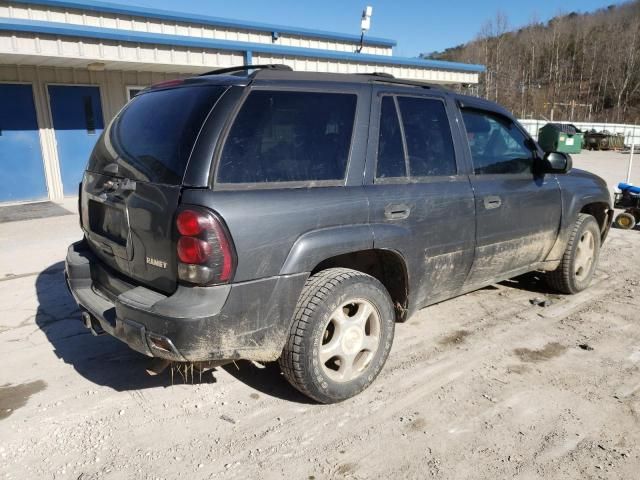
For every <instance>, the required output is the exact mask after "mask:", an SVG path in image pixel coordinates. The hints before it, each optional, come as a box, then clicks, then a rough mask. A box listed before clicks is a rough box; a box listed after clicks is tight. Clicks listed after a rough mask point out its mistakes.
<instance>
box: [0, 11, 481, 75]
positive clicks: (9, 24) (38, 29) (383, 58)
mask: <svg viewBox="0 0 640 480" xmlns="http://www.w3.org/2000/svg"><path fill="white" fill-rule="evenodd" d="M0 30H5V31H16V32H30V33H40V34H47V35H59V36H65V37H80V38H81V37H85V38H95V39H102V40H114V41H122V42H134V43H146V44H156V45H169V46H176V47H191V48H210V49H215V50H226V51H235V52H246V51H251V52H253V53H254V54H255V53H266V54H273V55H283V56H295V57H312V58H325V59H330V60H337V61H340V60H342V61H349V62H358V63H376V64H386V65H394V66H410V67H422V68H430V69H439V70H456V71H462V72H475V73H479V72H483V71H484V66H483V65H473V64H469V63H458V62H446V61H442V60H428V59H418V58H407V57H396V56H391V55H370V54H364V53H349V52H334V51H329V50H320V49H315V48H302V47H282V46H279V45H271V44H263V43H251V42H233V41H227V40H213V39H208V38H195V37H185V36H181V35H164V34H158V33H148V32H134V31H130V30H117V29H113V28H99V27H89V26H84V25H71V24H66V23H55V22H42V21H37V20H19V19H0Z"/></svg>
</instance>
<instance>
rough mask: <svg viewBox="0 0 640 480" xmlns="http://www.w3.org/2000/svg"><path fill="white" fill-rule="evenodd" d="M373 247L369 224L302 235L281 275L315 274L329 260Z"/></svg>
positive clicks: (285, 263) (290, 252)
mask: <svg viewBox="0 0 640 480" xmlns="http://www.w3.org/2000/svg"><path fill="white" fill-rule="evenodd" d="M371 248H373V233H372V231H371V228H370V227H369V225H350V226H338V227H329V228H322V229H319V230H312V231H310V232H307V233H305V234H303V235H301V236H300V237H299V238H298V239H297V240H296V241H295V243H294V244H293V247H291V250H290V251H289V255H288V256H287V259H286V260H285V262H284V264H283V265H282V268H281V269H280V275H291V274H295V273H302V272H311V271H312V270H313V269H314V268H315V267H316V265H318V264H319V263H320V262H322V261H323V260H326V259H327V258H331V257H335V256H336V255H342V254H345V253H351V252H357V251H360V250H370V249H371Z"/></svg>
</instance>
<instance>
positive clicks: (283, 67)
mask: <svg viewBox="0 0 640 480" xmlns="http://www.w3.org/2000/svg"><path fill="white" fill-rule="evenodd" d="M247 70H286V71H288V72H292V71H293V69H292V68H291V67H290V66H289V65H283V64H281V63H268V64H264V65H239V66H237V67H229V68H219V69H217V70H211V71H210V72H205V73H201V74H200V75H198V76H199V77H204V76H206V75H224V74H227V73H235V72H246V71H247Z"/></svg>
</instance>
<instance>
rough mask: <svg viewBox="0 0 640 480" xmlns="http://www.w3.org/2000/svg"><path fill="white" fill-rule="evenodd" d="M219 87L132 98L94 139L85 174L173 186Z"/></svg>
mask: <svg viewBox="0 0 640 480" xmlns="http://www.w3.org/2000/svg"><path fill="white" fill-rule="evenodd" d="M224 90H225V87H220V86H193V87H181V88H173V89H167V90H158V91H151V92H148V93H143V94H141V95H138V96H136V97H134V99H133V100H132V101H131V102H129V104H128V105H127V106H126V107H125V108H124V109H123V110H122V111H121V112H120V113H119V114H118V116H117V117H116V118H115V119H114V120H113V122H111V124H110V125H109V126H108V127H107V128H106V129H105V131H104V132H103V134H102V136H101V137H100V139H99V140H98V143H97V144H96V146H95V148H94V150H93V153H92V154H91V158H90V159H89V165H88V167H87V169H88V170H90V171H92V172H97V173H107V174H111V175H117V176H121V177H126V178H131V179H133V180H138V181H145V182H153V183H163V184H170V185H179V184H181V183H182V179H183V177H184V173H185V170H186V168H187V162H188V161H189V156H190V154H191V151H192V149H193V144H194V142H195V140H196V138H197V136H198V133H199V131H200V129H201V127H202V124H203V123H204V120H205V118H206V117H207V115H208V113H209V112H210V111H211V108H212V107H213V105H214V104H215V102H216V101H217V100H218V99H219V98H220V96H221V95H222V93H223V92H224Z"/></svg>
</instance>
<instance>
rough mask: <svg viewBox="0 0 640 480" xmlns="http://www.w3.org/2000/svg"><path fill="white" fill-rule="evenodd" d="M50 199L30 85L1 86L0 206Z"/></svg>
mask: <svg viewBox="0 0 640 480" xmlns="http://www.w3.org/2000/svg"><path fill="white" fill-rule="evenodd" d="M44 198H47V185H46V182H45V178H44V165H43V163H42V150H41V149H40V135H39V133H38V121H37V119H36V107H35V105H34V103H33V91H32V89H31V85H18V84H12V83H0V202H15V201H20V200H42V199H44Z"/></svg>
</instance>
